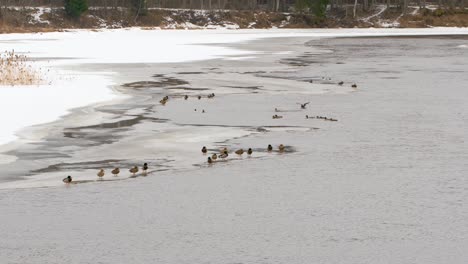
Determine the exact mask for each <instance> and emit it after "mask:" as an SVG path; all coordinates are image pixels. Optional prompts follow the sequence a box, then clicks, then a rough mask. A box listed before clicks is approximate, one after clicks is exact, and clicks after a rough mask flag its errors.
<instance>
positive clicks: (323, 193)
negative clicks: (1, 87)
mask: <svg viewBox="0 0 468 264" xmlns="http://www.w3.org/2000/svg"><path fill="white" fill-rule="evenodd" d="M363 35H365V34H363ZM436 35H437V34H436ZM269 37H275V36H274V35H270V36H269ZM244 40H245V41H244V42H242V43H235V41H233V42H231V43H224V44H219V43H216V41H211V43H205V44H208V45H207V47H215V48H216V50H218V51H219V52H220V54H215V55H213V56H214V57H212V58H210V59H209V60H203V61H192V62H185V63H176V62H165V63H157V64H156V63H152V62H151V61H149V62H146V63H135V62H128V63H125V64H115V63H113V62H112V61H106V60H102V61H100V62H94V63H93V64H83V65H85V66H86V67H81V68H80V69H79V70H80V72H82V73H83V74H85V75H86V74H87V73H95V72H103V71H107V72H112V75H111V78H112V83H115V86H114V92H115V93H116V94H119V98H118V99H115V100H112V101H109V102H106V103H102V104H100V105H93V106H88V107H83V108H80V109H76V110H74V111H72V112H71V113H70V114H68V115H67V116H65V117H63V118H61V119H60V120H56V121H54V122H53V123H49V124H44V125H37V126H35V127H32V128H28V129H24V130H23V131H22V132H21V133H20V134H19V136H20V141H21V140H22V141H21V143H18V142H17V143H12V144H13V145H10V149H9V150H8V152H6V153H4V155H6V156H9V157H15V158H14V159H12V160H13V161H12V162H9V163H5V164H2V165H0V170H1V171H2V173H0V182H2V183H1V184H0V189H1V190H0V212H1V215H0V216H1V218H0V219H1V223H2V225H0V237H1V239H0V262H1V263H65V262H66V263H421V264H422V263H452V264H458V263H460V264H462V263H466V262H467V261H468V253H467V252H466V250H465V249H466V248H467V247H468V225H467V224H466V216H467V215H468V206H467V198H468V197H467V191H468V178H467V177H466V175H467V172H468V147H467V145H466V141H467V135H468V104H467V103H466V101H467V99H468V89H467V87H468V74H467V72H468V64H467V61H468V49H467V48H466V45H468V37H466V36H413V37H412V36H401V37H366V36H361V37H356V36H354V37H346V38H343V37H341V38H335V37H333V38H320V37H318V36H313V35H311V36H306V34H305V35H304V34H303V35H300V34H296V35H294V36H291V37H287V34H284V35H282V36H280V38H260V39H256V40H255V38H250V37H245V39H244ZM219 47H222V49H219ZM223 49H224V50H223ZM226 50H228V51H235V52H232V53H229V54H228V53H226V52H225V51H226ZM148 60H149V59H148ZM194 60H197V59H194ZM83 63H89V62H83ZM73 67H76V66H73ZM73 67H72V66H67V65H64V66H63V67H62V69H63V70H66V71H72V70H73V71H76V69H75V68H73ZM340 81H343V82H344V84H343V85H342V86H340V85H338V82H340ZM354 83H356V84H357V86H358V88H357V89H353V88H351V84H354ZM211 92H214V93H216V97H215V98H214V99H207V98H206V95H207V94H209V93H211ZM186 94H187V95H189V96H190V98H189V100H187V101H186V100H184V99H183V98H182V97H183V96H184V95H186ZM122 95H123V96H122ZM165 95H169V96H170V97H171V99H170V100H169V101H168V103H167V104H166V106H161V105H160V104H159V100H160V99H161V98H162V97H163V96H165ZM198 95H202V96H203V98H202V99H201V100H198V99H197V98H196V96H198ZM309 101H310V104H309V105H308V109H306V110H302V109H300V107H299V105H298V104H297V103H299V102H300V103H304V102H309ZM275 108H278V109H279V110H280V112H275V111H274V109H275ZM195 109H196V110H197V111H195ZM202 110H205V113H202V112H201V111H202ZM273 114H279V115H282V116H283V118H282V119H272V118H271V116H272V115H273ZM306 114H307V115H310V116H327V117H332V118H336V119H338V122H330V121H324V120H320V119H305V115H306ZM31 137H33V138H35V139H36V140H34V141H28V140H24V138H26V139H28V138H31ZM280 143H282V144H285V145H287V147H288V148H287V151H286V152H285V153H277V152H273V153H268V152H266V151H265V148H266V146H267V145H268V144H272V145H274V146H277V145H279V144H280ZM204 145H206V146H207V147H208V149H209V150H210V153H211V152H215V151H217V150H218V149H219V148H222V147H224V146H227V147H228V148H229V149H231V150H235V149H238V148H240V147H243V148H249V147H251V148H253V149H254V154H253V156H252V157H251V158H247V157H245V156H244V157H243V158H239V157H234V156H236V155H235V154H234V153H231V154H230V157H232V158H231V159H229V161H227V162H219V163H217V164H214V165H212V166H207V165H206V162H205V159H206V157H205V156H202V155H201V153H200V149H201V147H202V146H204ZM143 162H148V163H149V164H150V167H151V169H152V171H151V173H150V174H149V175H148V176H147V177H137V178H129V176H130V174H129V173H128V172H127V169H128V168H129V167H130V166H132V165H134V164H135V165H140V164H141V163H143ZM114 166H121V167H122V171H123V172H122V174H121V175H120V176H119V177H118V178H113V177H112V176H109V175H106V177H105V180H103V181H97V180H96V178H97V177H96V176H95V175H96V173H97V169H99V168H101V167H104V168H105V169H107V170H108V174H110V171H109V169H110V168H113V167H114ZM68 174H71V175H73V177H74V178H75V179H77V180H81V181H83V182H86V184H76V185H72V186H69V187H65V186H62V184H60V179H61V178H63V177H64V176H66V175H68ZM24 175H28V176H27V177H26V178H24V179H23V180H21V181H13V180H15V179H18V178H23V177H22V176H24ZM29 187H32V188H29ZM35 187H44V188H35Z"/></svg>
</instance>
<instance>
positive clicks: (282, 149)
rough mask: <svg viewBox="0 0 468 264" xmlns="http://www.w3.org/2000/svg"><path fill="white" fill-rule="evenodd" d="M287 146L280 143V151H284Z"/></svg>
mask: <svg viewBox="0 0 468 264" xmlns="http://www.w3.org/2000/svg"><path fill="white" fill-rule="evenodd" d="M285 148H286V147H285V146H284V145H283V144H280V145H279V147H278V149H279V151H280V152H283V151H284V149H285Z"/></svg>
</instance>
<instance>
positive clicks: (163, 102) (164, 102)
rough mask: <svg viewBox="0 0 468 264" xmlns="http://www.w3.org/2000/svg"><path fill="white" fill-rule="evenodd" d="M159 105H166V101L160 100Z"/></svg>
mask: <svg viewBox="0 0 468 264" xmlns="http://www.w3.org/2000/svg"><path fill="white" fill-rule="evenodd" d="M159 103H161V104H162V105H166V103H167V100H164V99H162V100H161V101H159Z"/></svg>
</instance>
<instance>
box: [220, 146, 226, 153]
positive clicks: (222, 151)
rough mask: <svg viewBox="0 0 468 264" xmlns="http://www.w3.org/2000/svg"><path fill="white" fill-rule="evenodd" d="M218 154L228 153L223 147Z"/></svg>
mask: <svg viewBox="0 0 468 264" xmlns="http://www.w3.org/2000/svg"><path fill="white" fill-rule="evenodd" d="M220 152H221V154H223V153H224V152H226V153H227V152H228V149H227V148H226V147H224V148H223V149H222V150H221V151H220Z"/></svg>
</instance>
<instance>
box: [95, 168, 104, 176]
mask: <svg viewBox="0 0 468 264" xmlns="http://www.w3.org/2000/svg"><path fill="white" fill-rule="evenodd" d="M104 174H105V172H104V170H103V169H101V170H100V171H99V172H98V174H97V176H98V177H99V178H102V177H104Z"/></svg>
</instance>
